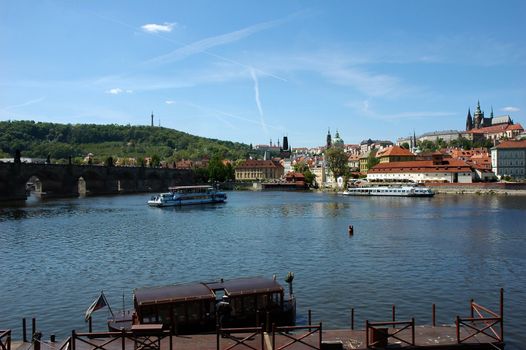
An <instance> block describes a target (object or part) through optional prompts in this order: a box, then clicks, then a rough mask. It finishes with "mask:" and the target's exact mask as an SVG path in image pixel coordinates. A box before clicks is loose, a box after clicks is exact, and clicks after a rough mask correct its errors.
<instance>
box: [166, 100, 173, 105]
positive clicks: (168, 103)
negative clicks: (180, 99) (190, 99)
mask: <svg viewBox="0 0 526 350" xmlns="http://www.w3.org/2000/svg"><path fill="white" fill-rule="evenodd" d="M164 103H166V104H167V105H173V104H174V103H175V101H174V100H166V101H164Z"/></svg>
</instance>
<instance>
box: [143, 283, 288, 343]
mask: <svg viewBox="0 0 526 350" xmlns="http://www.w3.org/2000/svg"><path fill="white" fill-rule="evenodd" d="M134 294H135V295H134V306H135V312H136V315H137V319H136V322H137V323H139V324H152V323H162V324H163V326H164V328H166V329H171V330H172V331H173V332H174V333H175V334H190V333H199V332H206V331H213V330H214V329H215V328H216V323H217V319H216V317H217V310H216V308H217V304H218V302H219V301H221V299H222V298H223V296H224V295H226V296H228V299H229V303H230V307H231V310H232V311H231V315H230V316H231V317H230V319H229V322H228V324H227V325H226V327H253V326H256V321H257V317H258V316H257V312H258V311H259V322H260V323H264V322H265V320H266V317H267V312H268V313H269V318H270V322H271V323H276V324H278V325H293V324H294V323H295V316H296V315H295V314H296V310H295V301H294V298H293V297H290V298H287V300H285V296H284V294H285V293H284V289H283V287H282V286H281V285H280V284H279V283H278V282H276V281H275V280H274V279H268V278H262V277H252V278H238V279H233V280H228V281H223V280H221V281H218V282H210V283H186V284H177V285H172V286H165V287H153V288H140V289H136V290H135V292H134ZM224 326H225V325H224Z"/></svg>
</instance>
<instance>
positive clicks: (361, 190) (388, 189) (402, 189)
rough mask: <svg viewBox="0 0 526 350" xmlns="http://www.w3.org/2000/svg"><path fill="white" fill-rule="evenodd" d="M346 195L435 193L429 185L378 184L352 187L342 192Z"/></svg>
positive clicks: (421, 195) (409, 195) (427, 194)
mask: <svg viewBox="0 0 526 350" xmlns="http://www.w3.org/2000/svg"><path fill="white" fill-rule="evenodd" d="M342 194H343V195H345V196H392V197H432V196H434V195H435V193H434V192H433V190H431V189H430V188H429V187H420V186H396V187H395V186H385V187H383V186H376V187H352V188H348V189H347V191H344V192H342Z"/></svg>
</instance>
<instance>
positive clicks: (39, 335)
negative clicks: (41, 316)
mask: <svg viewBox="0 0 526 350" xmlns="http://www.w3.org/2000/svg"><path fill="white" fill-rule="evenodd" d="M41 339H42V333H40V332H34V333H33V349H34V350H40V340H41Z"/></svg>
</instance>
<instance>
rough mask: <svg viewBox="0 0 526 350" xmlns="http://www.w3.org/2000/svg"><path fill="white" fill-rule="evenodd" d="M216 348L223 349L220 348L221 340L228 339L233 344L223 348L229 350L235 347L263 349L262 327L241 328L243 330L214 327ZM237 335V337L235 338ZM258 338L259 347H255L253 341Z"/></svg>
mask: <svg viewBox="0 0 526 350" xmlns="http://www.w3.org/2000/svg"><path fill="white" fill-rule="evenodd" d="M216 329H217V330H216V346H217V350H220V349H223V348H222V347H221V339H225V338H226V339H228V340H229V341H230V342H232V341H233V342H234V344H232V345H230V346H228V347H227V348H224V350H230V349H233V348H235V347H237V346H240V347H245V348H249V349H252V350H259V349H265V336H264V334H263V333H264V329H263V326H261V327H246V328H245V327H243V328H222V327H220V326H219V325H217V327H216ZM236 335H237V336H236ZM258 336H259V346H260V347H256V344H257V341H254V340H255V339H256V338H257V337H258Z"/></svg>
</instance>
